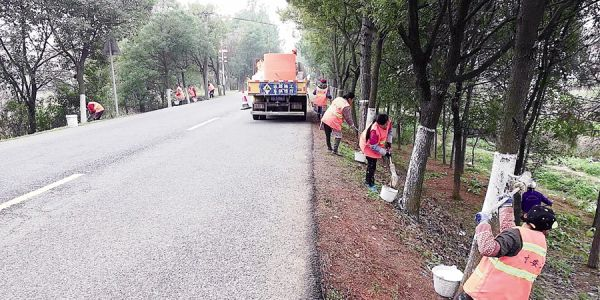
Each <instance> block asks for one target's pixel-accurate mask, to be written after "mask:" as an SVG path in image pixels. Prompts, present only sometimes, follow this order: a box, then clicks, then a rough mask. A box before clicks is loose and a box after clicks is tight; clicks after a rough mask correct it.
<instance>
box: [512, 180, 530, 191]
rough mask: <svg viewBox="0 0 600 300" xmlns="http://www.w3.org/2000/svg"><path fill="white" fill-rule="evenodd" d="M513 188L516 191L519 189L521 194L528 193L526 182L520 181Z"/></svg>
mask: <svg viewBox="0 0 600 300" xmlns="http://www.w3.org/2000/svg"><path fill="white" fill-rule="evenodd" d="M513 187H514V188H515V189H519V193H521V194H523V193H525V192H526V191H527V184H525V182H522V181H519V182H516V183H515V184H514V185H513Z"/></svg>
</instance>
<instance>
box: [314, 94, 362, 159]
mask: <svg viewBox="0 0 600 300" xmlns="http://www.w3.org/2000/svg"><path fill="white" fill-rule="evenodd" d="M352 100H354V93H352V92H350V93H348V94H346V95H344V96H343V97H337V98H335V99H334V100H333V101H332V102H331V106H329V108H328V109H327V111H325V114H324V115H323V118H321V129H323V130H325V138H326V141H327V149H328V150H329V151H331V153H333V154H335V155H340V154H339V153H338V148H339V147H340V142H341V141H342V123H344V121H346V123H347V124H348V125H350V127H352V128H353V129H354V131H355V132H356V133H357V134H358V128H356V126H354V121H352V108H351V107H350V105H351V104H352ZM332 135H333V137H334V138H335V143H334V144H333V147H331V136H332Z"/></svg>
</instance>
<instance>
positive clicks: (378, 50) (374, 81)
mask: <svg viewBox="0 0 600 300" xmlns="http://www.w3.org/2000/svg"><path fill="white" fill-rule="evenodd" d="M384 42H385V33H384V32H377V43H376V44H375V60H374V61H373V69H372V70H371V86H370V93H369V108H373V107H374V106H375V105H377V106H379V102H378V101H377V91H378V87H379V71H380V69H381V60H382V53H383V43H384ZM371 117H372V119H371ZM374 118H375V116H374V115H373V116H371V115H370V116H368V117H367V123H368V122H369V121H371V122H372V120H373V119H374Z"/></svg>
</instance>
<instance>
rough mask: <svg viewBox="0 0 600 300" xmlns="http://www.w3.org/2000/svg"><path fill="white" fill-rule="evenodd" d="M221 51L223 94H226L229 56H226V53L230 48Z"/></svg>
mask: <svg viewBox="0 0 600 300" xmlns="http://www.w3.org/2000/svg"><path fill="white" fill-rule="evenodd" d="M219 52H220V53H221V74H222V75H221V78H222V81H221V83H222V86H223V95H225V80H226V76H225V63H226V62H227V60H226V59H227V56H225V53H227V52H229V50H227V49H225V48H222V49H221V50H219Z"/></svg>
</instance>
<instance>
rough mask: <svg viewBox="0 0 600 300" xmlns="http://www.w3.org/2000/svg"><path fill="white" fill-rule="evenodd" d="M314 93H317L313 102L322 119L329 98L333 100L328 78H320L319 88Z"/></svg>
mask: <svg viewBox="0 0 600 300" xmlns="http://www.w3.org/2000/svg"><path fill="white" fill-rule="evenodd" d="M313 95H315V100H313V104H314V106H315V111H316V112H317V114H318V117H319V120H320V119H321V117H323V112H325V109H327V99H329V100H331V98H332V97H331V93H330V92H329V87H328V86H327V79H321V80H319V83H318V84H317V88H316V89H315V90H314V91H313Z"/></svg>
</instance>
